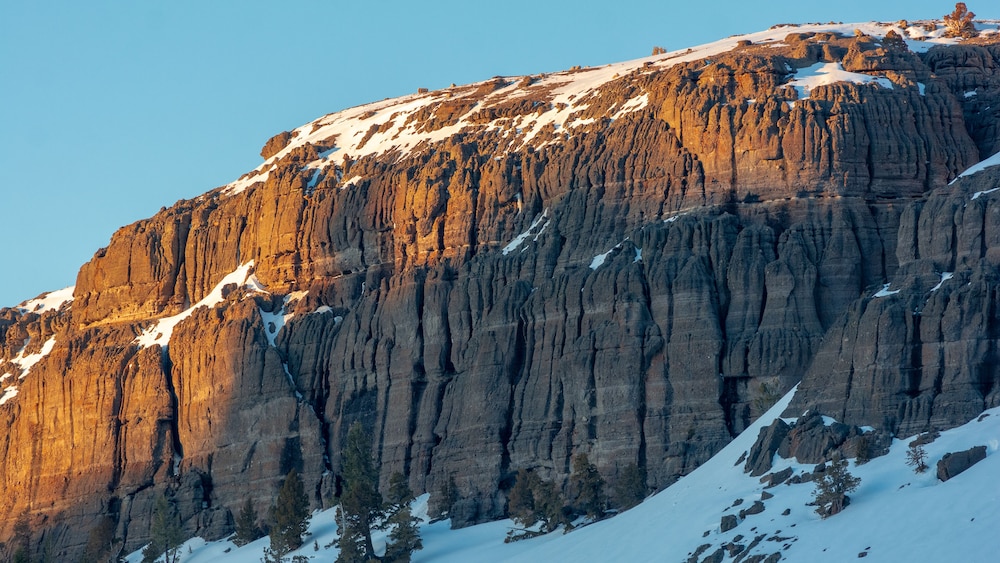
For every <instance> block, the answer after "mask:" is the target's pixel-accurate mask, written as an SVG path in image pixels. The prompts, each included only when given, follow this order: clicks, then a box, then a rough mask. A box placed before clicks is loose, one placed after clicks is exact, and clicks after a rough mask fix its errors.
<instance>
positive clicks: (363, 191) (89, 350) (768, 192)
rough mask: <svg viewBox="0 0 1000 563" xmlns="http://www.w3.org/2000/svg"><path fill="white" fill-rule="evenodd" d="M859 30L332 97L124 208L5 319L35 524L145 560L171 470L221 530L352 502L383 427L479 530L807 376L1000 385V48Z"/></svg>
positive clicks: (890, 401) (662, 463) (949, 394)
mask: <svg viewBox="0 0 1000 563" xmlns="http://www.w3.org/2000/svg"><path fill="white" fill-rule="evenodd" d="M847 27H850V26H847ZM814 28H816V29H814ZM865 29H867V30H868V31H867V33H869V34H875V33H880V34H884V33H885V32H886V31H887V30H888V29H889V28H883V27H879V26H876V25H874V24H868V25H867V27H865ZM837 31H838V29H832V30H831V29H825V30H824V29H823V28H817V26H813V27H803V28H788V29H782V30H776V31H771V32H769V34H767V33H765V34H758V36H754V39H753V42H750V43H747V42H742V43H737V39H734V40H732V41H731V42H730V43H729V44H722V43H720V44H718V45H716V44H713V45H715V46H714V47H711V48H710V49H703V50H700V51H694V52H692V53H675V54H667V55H663V56H658V57H651V58H649V59H645V60H640V61H635V62H631V63H623V64H620V65H615V66H612V67H607V68H602V69H582V70H576V71H571V72H567V73H559V74H555V75H550V76H539V77H524V78H521V79H504V78H497V79H494V80H491V81H488V82H485V83H481V84H477V85H472V86H468V87H458V88H452V89H449V90H446V91H441V92H431V93H425V94H419V95H416V96H411V97H408V98H403V99H400V100H390V101H387V102H381V103H378V104H372V105H370V106H362V107H360V108H354V109H352V110H347V111H345V112H342V113H339V114H332V115H330V116H326V117H324V118H321V119H319V120H317V121H316V122H313V123H311V124H308V125H306V126H303V127H302V128H299V129H297V130H295V131H291V132H285V133H281V134H279V135H277V136H275V137H274V138H273V139H271V140H270V141H268V142H267V144H266V145H265V147H264V149H263V150H262V152H261V154H262V156H263V157H265V158H266V161H265V163H264V164H263V165H262V166H261V167H260V168H258V169H257V170H255V171H252V172H251V173H249V174H248V175H246V176H245V177H244V178H241V179H240V180H238V181H236V182H234V183H233V184H230V185H229V186H225V187H223V188H219V189H217V190H215V191H212V192H209V193H207V194H205V195H203V196H201V197H199V198H196V199H194V200H191V201H184V202H179V203H178V204H177V205H175V206H174V207H171V208H169V209H165V210H163V211H161V212H160V213H159V214H157V215H156V216H154V217H152V218H150V219H147V220H144V221H140V222H137V223H135V224H133V225H129V226H127V227H123V228H122V229H121V230H119V231H118V232H117V233H116V234H115V235H114V236H113V237H112V240H111V242H110V244H109V245H108V247H107V248H104V249H101V250H100V251H98V252H97V253H96V254H95V256H94V258H93V259H92V260H91V261H90V262H88V263H87V264H85V265H84V266H83V267H82V268H81V270H80V273H79V277H78V281H77V285H76V288H75V291H74V292H73V299H72V301H70V302H68V303H64V304H62V305H61V307H58V308H56V307H51V306H46V307H42V309H40V310H32V309H33V307H32V306H31V304H28V306H26V307H23V308H15V309H4V310H2V311H0V359H2V360H3V362H4V363H2V364H0V373H8V374H9V375H5V376H4V379H5V380H9V381H5V382H4V383H3V385H4V386H6V387H7V391H5V394H4V398H5V400H4V401H3V404H2V406H0V428H3V429H4V430H3V432H0V460H2V461H0V485H2V487H3V489H4V490H5V491H8V492H10V494H8V495H6V496H5V498H4V499H2V500H0V523H2V524H0V536H2V537H10V536H11V534H12V529H13V525H14V522H15V521H16V520H18V519H20V518H27V519H28V521H29V523H30V524H31V527H32V529H33V530H34V532H35V533H34V536H33V540H34V542H35V545H37V546H39V547H38V549H42V547H41V546H46V545H47V546H49V547H50V548H52V549H56V550H57V551H58V552H61V553H63V554H64V555H66V556H68V557H74V556H76V555H77V554H79V553H80V552H81V550H82V549H83V546H84V545H85V544H86V543H87V541H88V533H89V531H90V530H92V529H94V530H96V529H98V528H99V524H100V523H101V522H102V521H103V520H102V519H108V518H110V519H111V520H112V521H113V522H114V524H115V527H116V530H115V534H114V535H115V537H116V538H119V539H120V541H119V542H118V544H117V545H116V549H125V550H132V549H136V548H138V547H141V546H142V545H143V544H144V543H145V541H146V538H147V537H148V529H149V516H150V512H151V509H150V507H151V506H152V503H153V502H154V500H155V498H156V496H157V495H159V494H163V493H165V492H166V493H168V494H171V495H173V496H174V497H175V498H176V499H177V500H178V506H179V507H180V508H181V513H182V517H183V519H184V522H185V527H186V531H187V532H188V533H191V534H194V533H198V534H201V535H204V536H207V537H220V536H222V535H225V534H226V533H228V532H229V531H230V530H231V526H232V513H233V512H234V511H235V510H236V507H237V506H239V505H241V504H242V502H243V501H244V499H246V498H251V499H252V500H254V501H255V502H256V503H257V505H258V507H259V508H260V509H263V508H264V507H265V506H266V505H267V503H269V502H270V499H271V498H272V497H273V494H274V491H275V486H276V484H277V483H278V482H279V480H280V478H281V477H282V476H283V475H284V474H285V473H286V472H287V471H288V470H289V469H291V468H295V469H297V470H298V471H300V473H301V474H302V475H303V477H304V479H305V482H306V483H307V488H308V490H310V491H311V498H312V500H313V502H314V503H316V504H317V505H321V504H323V503H327V502H329V501H330V499H331V498H332V496H333V494H334V493H335V492H336V491H337V488H338V486H339V477H338V472H339V468H340V466H339V462H340V448H341V444H342V442H343V440H344V439H345V437H346V432H347V428H348V427H349V426H350V424H351V423H352V422H354V421H358V420H360V421H362V422H363V423H364V424H365V425H366V427H367V428H369V429H370V430H371V431H372V433H373V435H374V436H375V443H376V446H375V447H376V452H375V453H376V456H377V459H378V460H379V462H380V465H381V476H382V479H383V481H384V482H387V481H388V477H389V475H391V474H392V473H393V472H396V471H402V472H403V473H405V474H406V475H407V476H408V477H409V481H410V485H411V487H413V488H414V490H417V491H436V490H438V488H439V487H440V485H441V483H443V482H445V481H446V480H448V479H449V478H453V479H454V480H455V482H456V484H457V486H458V489H459V492H460V496H461V500H460V501H459V502H458V503H457V504H456V505H455V506H453V507H452V510H451V515H452V517H453V520H454V521H455V522H456V523H457V524H465V523H470V522H475V521H482V520H487V519H491V518H496V517H499V516H501V515H502V514H503V513H504V510H505V504H506V497H505V491H506V489H507V488H508V487H509V485H510V481H511V477H512V475H513V474H514V473H515V472H516V471H517V470H518V469H520V468H530V469H533V470H535V471H537V472H539V473H541V474H542V475H543V476H544V477H546V478H551V479H554V480H555V481H556V482H557V483H564V482H565V480H566V478H567V476H568V474H569V471H570V459H571V457H572V455H574V454H575V453H579V452H585V453H587V454H588V456H589V458H590V459H591V461H593V462H594V463H595V464H596V465H597V466H598V467H599V468H600V470H601V472H602V474H603V475H604V476H605V478H607V479H609V480H611V481H614V480H615V478H616V477H617V475H618V474H619V472H620V471H622V470H623V469H624V468H625V467H626V466H628V465H630V464H636V465H638V466H640V467H642V468H644V469H645V472H646V475H647V484H648V486H649V488H650V490H655V489H658V488H662V487H664V486H666V485H668V484H670V483H671V482H672V481H673V480H675V479H677V478H678V477H679V476H681V475H684V474H685V473H687V472H689V471H690V470H691V469H693V468H694V467H696V466H697V465H699V464H700V463H702V462H704V461H705V460H706V459H708V458H709V457H711V455H713V453H715V452H716V451H718V450H719V449H720V448H721V447H722V446H723V445H725V444H726V443H727V442H728V441H729V440H730V439H731V438H732V437H733V436H735V435H736V434H737V433H739V432H740V431H741V430H742V429H744V428H745V427H746V426H747V425H748V424H749V422H750V421H751V420H752V419H753V418H754V417H755V416H757V415H758V414H760V413H761V412H762V409H764V408H766V407H767V406H770V404H772V403H773V401H774V400H775V399H776V398H777V397H778V396H780V395H781V394H782V393H783V392H784V391H786V390H788V389H789V388H791V386H793V385H794V384H796V383H798V382H799V381H800V380H801V382H802V383H801V387H800V392H799V394H798V395H797V397H796V401H797V404H796V405H795V406H793V408H802V407H803V406H804V405H808V406H810V407H814V408H817V409H818V410H819V411H821V412H823V413H824V414H829V415H832V416H837V417H839V418H840V419H841V420H842V421H843V422H845V423H847V424H854V425H862V424H870V425H876V426H877V427H878V428H879V429H881V430H883V431H885V432H889V433H900V434H907V433H913V432H917V431H922V430H924V429H926V428H928V427H946V426H949V425H955V424H958V423H961V422H965V421H966V420H968V418H970V417H972V416H974V415H975V414H978V413H979V412H980V411H981V410H983V408H985V407H991V406H996V405H997V404H1000V372H998V370H997V368H996V366H997V364H998V362H997V357H998V356H997V354H998V352H997V338H998V336H1000V334H998V331H997V326H1000V324H998V322H997V319H996V317H997V313H996V311H997V304H996V303H995V302H996V301H997V299H998V298H997V294H998V290H997V283H996V281H997V279H998V278H1000V276H998V272H997V269H996V268H997V260H998V258H997V257H998V256H1000V250H997V249H995V248H994V247H997V246H998V245H1000V242H998V241H1000V230H998V225H1000V223H998V218H1000V207H998V208H996V209H995V208H994V206H993V205H992V203H993V199H994V196H992V195H990V194H988V193H987V194H982V193H981V194H980V195H979V196H975V197H973V196H974V195H975V192H985V191H987V190H990V189H992V188H993V187H994V186H995V185H1000V184H998V183H997V181H998V180H1000V178H997V177H996V175H995V173H993V174H994V175H992V176H991V175H990V173H988V172H987V173H981V174H977V175H974V176H969V177H966V178H961V179H959V180H958V181H957V182H956V183H955V184H954V185H952V186H948V185H947V184H946V183H947V182H948V181H950V180H952V179H954V178H955V177H956V176H957V175H958V174H959V173H960V172H962V171H963V170H965V169H966V168H967V167H968V166H970V165H972V164H975V163H976V162H979V161H980V160H981V157H983V158H984V157H986V156H989V154H992V151H996V150H997V149H1000V145H998V144H997V143H998V142H1000V141H997V139H998V135H997V134H996V132H997V128H998V127H1000V114H998V113H997V112H998V111H1000V103H998V104H995V107H996V108H998V109H994V110H989V109H985V108H987V105H985V104H988V103H991V102H990V100H995V101H998V102H1000V82H998V80H997V78H996V77H997V76H1000V51H998V50H997V46H996V45H991V44H989V43H990V42H989V41H988V38H981V39H979V40H977V41H975V42H969V43H966V44H962V45H951V46H937V47H934V48H932V49H930V50H927V51H926V52H921V53H914V52H912V51H910V50H908V49H906V48H905V47H900V46H893V45H882V42H881V40H880V39H879V37H876V36H872V35H865V34H861V35H858V36H851V35H840V34H838V33H837ZM839 31H843V30H839ZM900 31H905V30H900ZM993 37H995V35H994V36H993ZM815 69H826V71H824V72H828V73H832V71H833V70H835V71H836V73H833V74H830V76H837V77H839V79H838V80H826V81H825V82H824V81H820V82H809V80H808V79H807V77H808V76H812V75H811V74H810V73H811V72H814V71H815ZM820 76H822V73H820ZM803 84H804V85H803ZM970 89H971V90H970ZM969 91H974V92H975V93H976V94H975V95H974V96H970V95H968V94H967V92H969ZM991 107H992V106H991ZM944 272H948V273H949V274H951V275H952V276H953V277H948V279H945V276H944V275H943V273H944ZM938 282H941V283H940V284H939V283H938ZM887 283H888V284H890V285H889V286H887V287H886V289H885V291H883V293H884V294H885V295H887V296H886V297H873V295H875V294H876V292H877V291H878V290H879V288H880V287H883V285H884V284H887ZM890 288H891V289H890ZM897 289H899V290H901V292H900V293H898V294H896V293H892V292H894V291H895V290H897ZM880 295H881V294H880ZM29 360H30V361H29ZM12 382H14V383H16V386H15V385H13V383H12ZM14 387H16V395H15V394H14V393H15V391H10V390H9V389H13V388H14Z"/></svg>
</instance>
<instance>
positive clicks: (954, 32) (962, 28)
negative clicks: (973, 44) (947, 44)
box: [944, 2, 977, 37]
mask: <svg viewBox="0 0 1000 563" xmlns="http://www.w3.org/2000/svg"><path fill="white" fill-rule="evenodd" d="M975 17H976V14H975V13H974V12H970V11H969V10H968V8H966V6H965V2H958V3H956V4H955V11H954V12H952V13H950V14H945V16H944V26H945V27H946V28H948V29H947V31H945V36H947V37H975V36H976V34H977V33H976V26H975V25H973V23H972V20H973V19H975Z"/></svg>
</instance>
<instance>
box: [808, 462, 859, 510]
mask: <svg viewBox="0 0 1000 563" xmlns="http://www.w3.org/2000/svg"><path fill="white" fill-rule="evenodd" d="M860 484H861V479H859V478H857V477H855V476H854V475H851V472H850V471H848V470H847V460H846V459H840V458H835V459H834V460H833V461H831V462H830V464H829V465H827V468H826V471H825V472H823V473H822V474H821V475H820V476H819V478H818V479H817V480H816V490H815V492H814V493H813V504H815V505H816V512H817V513H818V514H819V515H820V516H822V517H823V518H827V517H828V516H833V515H834V514H837V513H838V512H840V511H842V510H843V509H844V508H846V507H847V505H849V504H850V503H851V498H850V497H849V496H847V493H851V492H854V491H855V490H857V488H858V486H859V485H860Z"/></svg>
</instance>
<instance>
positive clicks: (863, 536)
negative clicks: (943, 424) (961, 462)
mask: <svg viewBox="0 0 1000 563" xmlns="http://www.w3.org/2000/svg"><path fill="white" fill-rule="evenodd" d="M793 393H794V391H793ZM791 395H792V393H789V394H788V395H786V396H785V397H784V398H783V399H782V400H781V401H780V402H779V403H778V404H777V405H775V407H774V408H772V409H771V410H769V411H768V413H767V414H765V415H764V416H763V417H761V419H759V420H758V421H757V422H755V423H754V424H753V425H751V427H750V428H748V429H747V430H745V431H744V432H743V433H742V434H740V435H739V436H738V437H737V438H736V439H735V440H734V441H733V442H732V443H731V444H730V445H729V446H727V447H726V448H725V449H723V450H722V452H720V453H719V454H717V455H716V456H715V457H713V458H712V459H711V460H709V461H708V462H707V463H705V464H704V465H703V466H701V467H699V468H698V469H697V470H695V471H694V472H693V473H691V474H690V475H688V476H686V477H684V478H682V479H681V480H680V481H678V482H677V483H676V484H674V485H673V486H671V487H669V488H668V489H666V490H665V491H663V492H661V493H660V494H658V495H656V496H653V497H651V498H649V499H647V500H646V501H645V502H644V503H642V504H641V505H639V506H638V507H636V508H634V509H632V510H630V511H627V512H625V513H622V514H621V515H619V516H616V517H615V518H612V519H609V520H604V521H601V522H598V523H596V524H593V525H590V526H587V527H585V528H581V529H579V530H577V531H574V532H571V533H569V534H566V535H557V536H556V537H555V538H553V539H551V541H548V542H546V543H541V542H539V544H538V546H537V547H534V546H532V547H533V548H532V549H531V550H529V551H525V552H523V553H520V554H517V555H514V556H510V557H509V558H508V557H497V558H496V560H500V559H502V560H505V561H574V562H580V563H586V562H591V561H593V562H598V561H660V560H667V561H683V560H684V559H686V557H687V554H689V553H692V552H693V551H694V550H695V549H697V547H698V546H699V545H702V544H709V545H711V547H710V548H709V549H708V550H707V551H705V552H704V553H703V554H702V555H701V557H700V558H699V560H700V559H701V558H704V557H706V556H708V555H709V554H711V553H712V552H713V551H715V549H717V548H718V547H721V546H722V545H724V544H726V543H729V542H731V541H734V540H735V537H736V536H737V535H742V536H744V539H743V540H742V541H741V542H742V543H743V544H744V545H746V544H748V543H749V542H750V541H752V540H753V538H754V537H756V536H757V535H765V537H766V538H772V537H775V536H780V537H782V538H787V539H785V540H784V541H781V542H776V541H772V540H768V539H765V540H764V541H762V542H760V544H758V545H757V546H756V547H755V548H754V549H753V550H751V552H752V553H753V554H762V555H763V554H768V553H774V552H779V551H780V552H781V554H782V561H810V562H817V563H818V562H841V561H849V560H850V561H853V560H856V559H857V558H858V554H859V553H861V552H867V559H865V561H883V562H885V561H909V562H936V561H994V560H995V555H996V554H995V548H994V545H993V539H992V532H991V530H994V529H995V526H996V522H997V518H1000V488H998V487H997V486H996V484H995V475H997V474H998V472H1000V456H997V455H995V454H996V452H997V442H998V437H1000V420H998V416H997V415H1000V408H998V409H993V410H992V411H988V413H989V414H991V415H992V416H988V417H986V418H981V419H980V420H981V421H980V422H977V421H973V422H970V423H968V424H966V425H965V426H962V427H960V428H956V429H953V430H950V431H946V432H942V433H941V436H940V437H939V438H938V439H937V440H936V441H934V442H933V443H931V444H928V445H926V446H925V449H926V450H927V453H928V456H929V462H930V465H931V466H932V467H933V465H934V464H935V463H936V461H937V460H938V459H940V457H942V456H943V455H944V454H945V453H947V452H954V451H960V450H965V449H968V448H969V447H972V446H975V445H979V444H985V445H987V446H988V448H989V451H988V455H987V458H986V459H985V460H984V461H982V462H980V463H979V464H977V465H975V466H973V467H972V468H971V469H969V470H968V471H966V472H965V473H962V474H961V475H959V476H958V477H956V478H954V479H952V480H950V481H948V482H946V483H941V482H939V481H937V479H936V477H935V476H934V471H933V469H932V470H930V471H928V472H926V473H923V474H919V475H918V474H914V473H913V471H912V470H911V469H910V468H909V467H907V466H906V465H905V454H906V449H907V444H908V442H909V440H895V441H894V442H893V445H892V448H891V450H890V452H889V454H888V455H886V456H882V457H878V458H875V459H873V460H872V461H869V462H868V463H866V464H863V465H860V466H858V465H856V464H854V463H852V464H851V468H850V471H851V472H852V473H853V474H854V475H856V476H858V477H860V478H861V480H862V481H861V486H860V487H859V489H858V490H857V491H856V492H855V493H853V494H852V495H851V501H852V502H851V505H850V506H848V507H847V508H846V509H845V511H844V512H842V513H841V514H838V515H835V516H832V517H830V518H828V519H825V520H824V519H821V518H820V517H819V516H818V515H817V514H816V513H815V512H814V511H813V508H812V507H809V506H806V503H807V502H810V501H811V500H812V494H813V485H812V484H811V483H805V484H800V485H779V486H777V487H773V488H771V489H768V490H767V492H769V493H771V494H773V495H775V496H774V498H772V499H769V500H766V501H764V505H765V510H764V512H763V513H761V514H758V515H750V516H747V517H746V519H745V520H743V521H742V522H741V523H740V524H739V525H738V526H737V527H736V528H735V529H734V530H731V531H729V532H726V533H722V532H721V531H720V528H719V523H720V519H721V517H722V515H723V514H735V513H738V510H739V509H738V508H732V506H733V502H734V501H735V500H736V499H744V501H743V503H742V504H741V507H747V506H749V505H750V504H752V503H753V501H755V500H759V499H760V498H761V493H762V492H764V485H763V484H761V483H760V481H759V479H758V478H755V477H750V476H749V475H747V474H744V473H743V472H742V464H737V463H736V462H737V460H738V459H739V457H740V456H741V455H742V454H743V453H744V452H745V451H747V450H749V449H750V446H751V445H752V444H753V442H754V440H755V439H756V437H757V435H758V432H759V430H760V428H762V427H763V426H765V425H767V424H769V423H770V422H771V421H772V420H774V418H776V417H777V416H778V414H779V413H780V412H781V411H782V410H784V407H785V406H787V404H788V402H789V401H790V399H791ZM778 460H779V462H778V464H777V465H776V466H775V467H774V468H773V471H779V470H782V469H784V468H785V467H791V468H793V470H795V471H796V472H801V471H804V470H811V469H812V466H811V465H810V466H804V465H802V464H798V463H797V462H796V461H795V460H782V459H780V458H778ZM931 507H933V508H931ZM786 508H787V509H789V510H790V514H789V515H788V516H782V515H781V513H782V512H783V511H784V510H785V509H786ZM705 532H708V535H707V536H705ZM546 537H548V536H546ZM543 539H544V538H543ZM534 541H535V540H529V541H528V542H526V543H532V542H534ZM741 542H740V541H737V542H736V543H741ZM786 545H787V546H788V547H787V549H785V547H784V546H786ZM490 560H493V559H492V558H491V559H490ZM727 560H728V559H727Z"/></svg>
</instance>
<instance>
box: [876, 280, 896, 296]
mask: <svg viewBox="0 0 1000 563" xmlns="http://www.w3.org/2000/svg"><path fill="white" fill-rule="evenodd" d="M890 285H892V284H891V283H887V284H884V285H882V289H880V290H878V292H877V293H876V294H875V295H872V297H889V296H890V295H896V294H897V293H899V292H900V291H902V290H901V289H897V290H896V291H889V286H890Z"/></svg>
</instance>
